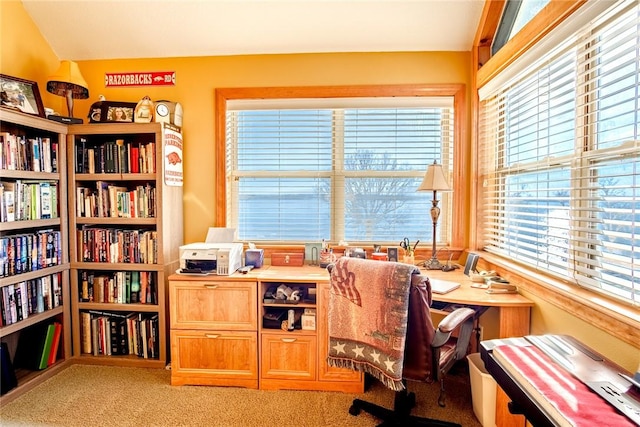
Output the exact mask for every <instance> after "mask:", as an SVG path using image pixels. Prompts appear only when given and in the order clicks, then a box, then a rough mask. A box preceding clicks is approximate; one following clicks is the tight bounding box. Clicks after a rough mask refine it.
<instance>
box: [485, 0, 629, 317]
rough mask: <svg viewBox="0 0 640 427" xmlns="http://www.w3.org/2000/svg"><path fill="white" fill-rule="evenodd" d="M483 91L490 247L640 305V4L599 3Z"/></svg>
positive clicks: (523, 261)
mask: <svg viewBox="0 0 640 427" xmlns="http://www.w3.org/2000/svg"><path fill="white" fill-rule="evenodd" d="M576 15H577V16H576V17H575V18H574V17H572V19H570V20H569V21H567V24H566V25H565V24H563V25H561V26H559V27H558V28H557V29H556V30H554V31H553V32H552V33H550V34H549V36H548V37H547V38H545V39H544V40H543V41H542V42H541V43H540V44H539V45H538V46H536V48H534V49H533V50H531V51H529V52H528V53H527V54H526V55H525V56H523V57H521V58H520V59H519V60H518V61H516V62H514V64H513V65H512V66H510V67H509V68H508V69H506V70H505V71H503V72H502V73H501V74H500V75H499V76H498V77H496V78H495V79H493V80H492V81H490V82H489V83H488V84H487V85H486V86H484V87H483V88H481V90H480V99H481V109H480V143H479V145H480V149H479V151H480V162H479V163H480V165H479V170H480V181H479V182H480V183H481V185H480V199H479V200H480V201H481V202H480V203H479V207H480V217H481V219H480V220H479V224H481V230H480V235H479V236H478V238H479V241H481V242H483V246H484V248H485V250H487V251H490V252H494V253H496V254H500V255H502V256H505V257H508V258H511V259H514V260H516V261H519V262H522V263H526V264H527V265H529V266H532V267H533V268H535V269H537V270H540V271H543V272H546V273H549V274H551V275H555V276H557V277H559V278H561V279H565V280H569V281H572V282H574V283H576V284H578V285H580V286H583V287H586V288H589V289H592V290H594V291H598V292H603V293H605V294H607V295H609V296H612V297H614V298H617V299H620V300H623V301H626V302H629V303H632V304H634V305H638V304H640V273H639V272H640V77H639V76H640V53H639V52H640V36H639V34H640V6H639V5H638V3H637V1H619V2H617V3H616V4H615V6H613V7H611V3H609V2H590V3H589V4H588V5H587V6H584V7H583V8H582V9H580V11H579V12H578V13H577V14H576Z"/></svg>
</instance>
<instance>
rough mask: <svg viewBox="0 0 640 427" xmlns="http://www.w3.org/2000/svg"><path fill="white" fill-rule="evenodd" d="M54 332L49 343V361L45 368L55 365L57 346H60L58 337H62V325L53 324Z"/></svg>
mask: <svg viewBox="0 0 640 427" xmlns="http://www.w3.org/2000/svg"><path fill="white" fill-rule="evenodd" d="M54 325H55V327H56V328H55V330H54V331H53V341H52V342H51V352H50V353H49V360H48V361H47V366H51V365H53V364H54V363H56V358H57V356H58V346H59V345H60V335H62V324H61V323H58V322H55V323H54Z"/></svg>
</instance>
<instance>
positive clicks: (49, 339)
mask: <svg viewBox="0 0 640 427" xmlns="http://www.w3.org/2000/svg"><path fill="white" fill-rule="evenodd" d="M55 332H56V325H55V324H54V323H52V324H50V325H49V326H48V327H47V335H46V338H45V341H44V348H43V349H42V353H41V357H40V361H39V365H38V369H45V368H46V367H47V366H48V365H49V354H50V353H51V345H52V344H53V336H54V335H55Z"/></svg>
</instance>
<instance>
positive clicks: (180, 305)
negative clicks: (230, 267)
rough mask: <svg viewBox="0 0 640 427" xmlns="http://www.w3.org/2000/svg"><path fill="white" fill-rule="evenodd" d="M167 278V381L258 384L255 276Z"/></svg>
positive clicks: (181, 383) (196, 383)
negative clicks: (243, 278)
mask: <svg viewBox="0 0 640 427" xmlns="http://www.w3.org/2000/svg"><path fill="white" fill-rule="evenodd" d="M174 279H175V276H172V277H171V278H170V285H169V301H170V325H171V384H172V385H184V384H193V385H220V386H240V387H247V388H258V341H257V340H258V335H257V321H256V318H257V311H256V286H257V283H256V282H255V281H230V280H225V278H214V279H211V278H208V277H189V278H188V279H187V278H185V280H182V279H183V278H182V276H180V279H181V280H174Z"/></svg>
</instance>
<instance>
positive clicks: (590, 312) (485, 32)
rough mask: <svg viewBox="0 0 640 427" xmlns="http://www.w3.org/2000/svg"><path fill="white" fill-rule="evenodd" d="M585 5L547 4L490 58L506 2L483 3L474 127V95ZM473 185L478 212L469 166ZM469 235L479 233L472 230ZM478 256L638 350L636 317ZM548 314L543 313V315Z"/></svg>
mask: <svg viewBox="0 0 640 427" xmlns="http://www.w3.org/2000/svg"><path fill="white" fill-rule="evenodd" d="M586 4H587V0H577V1H573V2H566V1H563V0H551V3H550V4H549V5H547V7H546V8H545V9H543V10H542V11H541V12H540V14H538V15H537V16H536V17H535V18H534V19H533V20H532V21H530V22H529V23H528V24H527V25H526V26H525V27H523V29H522V30H521V31H520V33H518V34H516V35H515V36H514V37H513V38H512V39H511V40H510V41H509V42H508V43H507V45H505V47H503V49H501V50H500V51H499V52H497V53H496V55H495V56H494V57H490V52H489V49H490V44H491V40H492V38H493V36H494V34H495V30H496V28H497V25H498V22H499V19H500V14H501V12H502V6H503V5H504V1H487V2H485V9H484V11H483V15H482V17H481V21H480V24H479V26H478V30H477V32H476V37H475V40H474V48H473V52H472V53H473V60H474V75H473V77H472V92H473V96H472V104H473V105H472V110H471V114H472V121H473V122H474V123H476V124H477V123H478V120H479V118H478V113H479V98H478V90H479V89H480V88H483V87H484V86H485V85H487V84H488V83H491V82H492V80H493V79H494V78H495V77H496V76H499V74H500V72H501V71H502V70H504V69H505V68H507V67H508V66H509V65H510V64H511V63H513V62H514V61H516V60H517V59H518V58H519V57H520V56H522V55H523V54H524V53H526V52H528V51H529V50H532V49H535V48H537V47H538V45H539V43H538V42H539V41H540V40H541V39H542V38H543V37H544V36H546V35H547V34H548V33H549V32H550V31H551V30H553V29H554V28H555V27H557V26H558V25H560V24H561V23H563V22H564V21H565V20H567V19H570V18H572V17H573V16H574V14H575V13H576V12H579V11H580V9H581V8H582V7H583V6H585V5H586ZM478 136H479V135H478V129H477V128H474V132H473V136H472V150H474V152H475V151H477V150H478ZM471 175H472V176H473V185H474V187H473V188H472V189H471V191H472V193H473V195H472V197H473V200H474V202H473V203H474V207H473V210H474V211H477V207H478V203H479V202H478V200H477V197H478V193H479V187H480V186H482V182H480V181H479V178H478V165H477V164H476V162H475V161H472V164H471ZM472 229H473V230H477V227H475V225H474V226H473V227H472ZM469 249H470V250H471V251H475V252H478V244H477V236H476V234H475V231H474V234H473V235H471V236H470V246H469ZM480 252H481V264H482V268H484V269H487V270H495V271H497V272H499V273H500V275H501V276H503V277H505V278H507V279H511V280H513V281H517V282H518V284H519V288H520V290H521V291H522V292H523V293H524V294H525V295H527V296H530V297H532V298H534V299H536V300H537V299H540V300H541V301H542V302H544V303H547V304H550V305H552V306H555V307H557V308H560V309H561V310H562V311H563V312H566V313H568V314H570V315H573V316H575V317H577V318H579V319H582V320H584V321H585V322H587V323H589V324H592V325H594V326H597V328H598V329H600V330H601V331H603V332H604V333H605V334H608V335H611V336H613V337H615V338H617V339H620V340H622V341H623V342H625V343H627V344H629V345H631V346H633V347H638V342H640V312H639V311H638V309H637V307H632V306H630V305H628V304H624V303H621V302H619V301H618V300H615V299H609V298H607V297H606V296H603V295H600V294H597V293H594V292H593V291H591V290H586V289H582V288H580V287H578V286H576V285H575V284H571V283H568V282H566V281H563V280H557V279H555V278H551V277H549V276H547V275H545V274H541V273H538V272H535V271H533V270H531V269H530V268H528V267H527V266H523V265H521V264H518V263H515V262H512V261H510V260H509V259H505V258H503V257H500V256H498V255H494V254H491V253H488V252H484V251H480ZM545 312H546V311H545Z"/></svg>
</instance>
